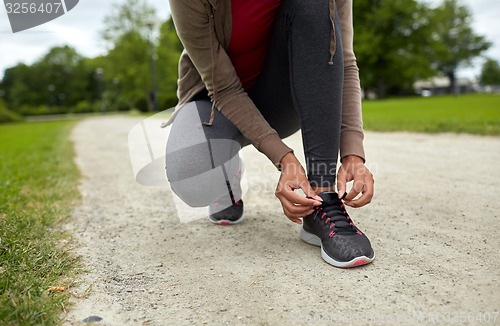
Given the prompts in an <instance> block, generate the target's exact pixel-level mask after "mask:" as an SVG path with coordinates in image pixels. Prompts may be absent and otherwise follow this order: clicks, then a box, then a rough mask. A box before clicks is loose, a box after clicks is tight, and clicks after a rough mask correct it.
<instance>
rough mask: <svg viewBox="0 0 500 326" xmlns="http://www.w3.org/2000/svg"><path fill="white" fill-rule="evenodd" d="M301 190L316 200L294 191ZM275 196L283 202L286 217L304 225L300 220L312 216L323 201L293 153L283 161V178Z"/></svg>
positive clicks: (281, 177)
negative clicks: (315, 207) (315, 208)
mask: <svg viewBox="0 0 500 326" xmlns="http://www.w3.org/2000/svg"><path fill="white" fill-rule="evenodd" d="M299 188H300V189H302V191H304V193H305V194H306V196H307V197H312V198H314V199H309V198H305V197H301V196H299V195H298V194H296V193H295V192H294V190H296V189H299ZM275 195H276V197H278V199H279V200H280V201H281V206H283V212H284V213H285V215H286V216H287V217H288V218H289V219H290V221H292V222H294V223H297V224H302V221H301V220H300V219H299V218H301V217H304V216H306V215H309V214H311V213H312V212H313V207H314V206H319V205H321V201H322V199H321V197H319V196H318V195H317V194H316V193H315V192H314V190H313V189H312V188H311V185H310V184H309V180H307V177H306V172H305V171H304V168H303V167H302V165H301V164H300V162H299V161H298V160H297V158H296V157H295V155H293V153H288V154H287V155H285V156H284V157H283V158H282V159H281V176H280V180H279V182H278V187H277V188H276V192H275Z"/></svg>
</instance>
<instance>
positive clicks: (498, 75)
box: [480, 59, 500, 85]
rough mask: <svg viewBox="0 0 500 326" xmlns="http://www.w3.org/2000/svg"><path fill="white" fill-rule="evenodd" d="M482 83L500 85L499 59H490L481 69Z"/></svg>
mask: <svg viewBox="0 0 500 326" xmlns="http://www.w3.org/2000/svg"><path fill="white" fill-rule="evenodd" d="M480 81H481V85H500V65H499V64H498V61H496V60H493V59H488V60H486V62H485V63H484V65H483V68H482V69H481V77H480Z"/></svg>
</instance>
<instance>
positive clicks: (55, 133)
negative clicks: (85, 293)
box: [0, 121, 79, 325]
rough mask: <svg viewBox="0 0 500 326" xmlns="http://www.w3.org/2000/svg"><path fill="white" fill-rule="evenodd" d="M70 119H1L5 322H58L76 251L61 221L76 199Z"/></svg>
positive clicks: (0, 255)
mask: <svg viewBox="0 0 500 326" xmlns="http://www.w3.org/2000/svg"><path fill="white" fill-rule="evenodd" d="M72 126H73V122H71V121H64V122H44V123H16V124H9V125H0V162H1V167H0V324H1V325H54V324H58V322H59V321H60V311H61V310H62V309H64V305H65V304H66V303H67V300H68V296H69V295H68V294H67V291H66V292H64V293H55V292H51V291H48V289H49V287H50V286H65V287H67V286H68V285H69V284H71V278H72V276H74V273H75V272H76V271H77V270H78V268H76V267H77V266H78V259H77V258H76V256H75V255H74V254H73V253H72V252H71V250H70V249H69V245H68V241H67V239H66V235H65V234H64V232H62V231H61V228H60V223H61V222H62V221H64V220H65V219H66V218H67V217H68V216H69V213H70V211H69V207H71V206H72V205H74V204H75V203H76V202H77V201H78V199H79V193H78V189H77V184H78V178H79V172H78V170H77V168H76V166H75V165H74V163H73V147H72V144H71V143H70V141H69V140H68V134H69V132H70V130H71V127H72Z"/></svg>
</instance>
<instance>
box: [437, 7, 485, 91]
mask: <svg viewBox="0 0 500 326" xmlns="http://www.w3.org/2000/svg"><path fill="white" fill-rule="evenodd" d="M471 20H472V19H471V14H470V12H469V9H468V8H466V7H465V6H463V5H460V3H459V2H458V1H457V0H444V1H443V3H442V4H441V5H440V6H438V7H437V8H436V9H435V10H434V14H433V26H434V32H433V33H432V39H433V40H435V41H437V42H436V43H435V45H436V47H435V53H434V66H435V67H436V69H437V70H438V71H440V72H442V73H443V74H444V75H446V76H448V78H449V79H450V93H454V92H455V74H456V70H457V68H459V67H460V66H467V65H470V62H471V60H472V59H473V58H475V57H477V56H479V55H480V54H481V53H482V52H483V51H485V50H487V49H488V48H489V47H490V46H491V43H489V42H488V41H486V40H485V38H484V37H483V36H479V35H476V34H475V33H474V31H473V30H472V27H471Z"/></svg>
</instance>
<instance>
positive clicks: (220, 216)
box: [208, 161, 245, 225]
mask: <svg viewBox="0 0 500 326" xmlns="http://www.w3.org/2000/svg"><path fill="white" fill-rule="evenodd" d="M242 173H243V162H242V161H240V165H239V168H238V172H237V173H236V175H235V176H234V179H233V184H231V183H229V182H227V181H226V182H227V188H228V194H227V195H225V196H224V197H222V198H219V200H217V201H215V202H214V203H212V204H211V205H210V206H209V208H208V212H209V215H208V218H209V219H210V221H211V222H212V223H215V224H219V225H232V224H237V223H240V222H241V221H243V218H244V217H245V211H244V208H243V201H242V200H241V199H240V198H241V195H242V192H241V186H240V182H241V175H242ZM237 199H239V200H237Z"/></svg>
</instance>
